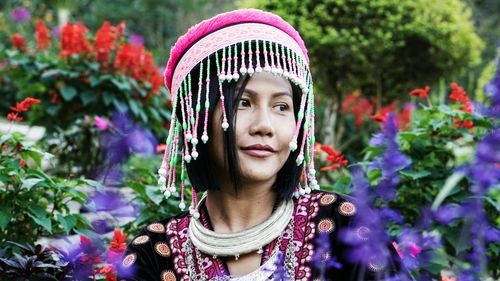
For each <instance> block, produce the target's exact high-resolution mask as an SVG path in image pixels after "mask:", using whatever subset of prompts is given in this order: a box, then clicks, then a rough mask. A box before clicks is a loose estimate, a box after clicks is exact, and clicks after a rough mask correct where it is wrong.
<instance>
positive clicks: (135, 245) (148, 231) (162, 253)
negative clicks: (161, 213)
mask: <svg viewBox="0 0 500 281" xmlns="http://www.w3.org/2000/svg"><path fill="white" fill-rule="evenodd" d="M170 256H171V250H170V247H169V246H168V243H167V237H166V232H165V223H163V222H157V223H152V224H150V225H148V226H147V227H146V228H145V229H143V230H142V231H141V232H140V233H139V234H138V235H137V236H136V237H135V238H134V239H133V240H132V242H131V243H130V244H129V245H128V247H127V249H126V251H125V253H124V254H123V259H122V263H121V265H120V268H119V270H118V278H117V280H127V281H146V280H148V281H150V280H162V281H166V280H169V281H170V280H176V277H175V275H174V273H173V270H169V267H171V266H172V262H171V259H170Z"/></svg>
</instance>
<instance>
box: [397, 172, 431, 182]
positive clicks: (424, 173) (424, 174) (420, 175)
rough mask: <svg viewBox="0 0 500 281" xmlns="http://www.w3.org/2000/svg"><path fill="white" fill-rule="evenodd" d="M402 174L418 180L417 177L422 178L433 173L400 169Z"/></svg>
mask: <svg viewBox="0 0 500 281" xmlns="http://www.w3.org/2000/svg"><path fill="white" fill-rule="evenodd" d="M399 173H400V174H402V175H404V176H407V177H409V178H411V179H412V180H416V179H420V178H424V177H426V176H428V175H431V174H432V173H431V172H429V171H425V170H424V171H418V172H416V171H399Z"/></svg>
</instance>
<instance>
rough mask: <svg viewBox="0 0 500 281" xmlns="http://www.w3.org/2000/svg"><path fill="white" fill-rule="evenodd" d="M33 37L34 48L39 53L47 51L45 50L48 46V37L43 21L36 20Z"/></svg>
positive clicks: (47, 30)
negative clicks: (34, 40) (34, 39)
mask: <svg viewBox="0 0 500 281" xmlns="http://www.w3.org/2000/svg"><path fill="white" fill-rule="evenodd" d="M35 36H36V48H37V49H38V50H41V51H43V50H47V48H48V47H49V46H50V36H49V29H48V28H47V26H45V23H44V21H43V20H38V23H37V25H36V31H35Z"/></svg>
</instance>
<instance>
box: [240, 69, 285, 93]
mask: <svg viewBox="0 0 500 281" xmlns="http://www.w3.org/2000/svg"><path fill="white" fill-rule="evenodd" d="M245 92H249V93H257V94H270V95H273V96H274V95H275V94H278V93H279V94H283V93H284V94H288V95H289V96H290V97H292V85H291V84H290V82H289V81H288V80H287V79H285V78H283V77H280V76H277V75H273V74H270V73H265V72H261V73H256V74H254V75H252V77H251V78H250V80H249V81H248V83H247V84H246V87H245Z"/></svg>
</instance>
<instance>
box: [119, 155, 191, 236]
mask: <svg viewBox="0 0 500 281" xmlns="http://www.w3.org/2000/svg"><path fill="white" fill-rule="evenodd" d="M162 159H163V155H161V154H158V155H157V156H156V157H144V156H139V155H137V156H133V157H130V159H129V161H128V162H127V163H126V164H124V165H123V167H124V172H125V179H126V180H125V182H126V186H128V187H130V188H132V189H133V190H134V194H133V197H132V198H130V203H132V204H134V205H135V206H137V208H138V210H139V211H138V212H139V216H138V217H137V218H136V219H135V220H133V221H131V222H130V223H127V224H126V225H124V226H123V229H124V230H125V233H130V234H131V235H132V236H133V235H135V234H137V233H139V232H140V230H141V229H142V228H143V227H144V225H146V224H148V223H151V222H155V221H160V220H163V219H166V218H169V217H172V216H174V215H176V214H178V213H179V211H180V209H179V203H180V201H181V199H180V192H176V193H174V194H173V196H171V197H169V198H168V199H166V198H165V196H164V195H163V193H162V191H161V189H160V188H159V187H158V183H157V182H158V173H157V171H158V167H159V165H158V163H161V161H162ZM178 170H180V169H178ZM178 172H179V173H180V171H178ZM176 177H177V178H179V179H180V174H179V175H177V176H176ZM178 188H179V189H180V184H178ZM190 190H191V188H190V187H189V186H188V185H187V184H186V194H184V196H185V198H187V199H188V202H190V198H191V193H190ZM179 191H180V190H179ZM186 205H188V204H186Z"/></svg>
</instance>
